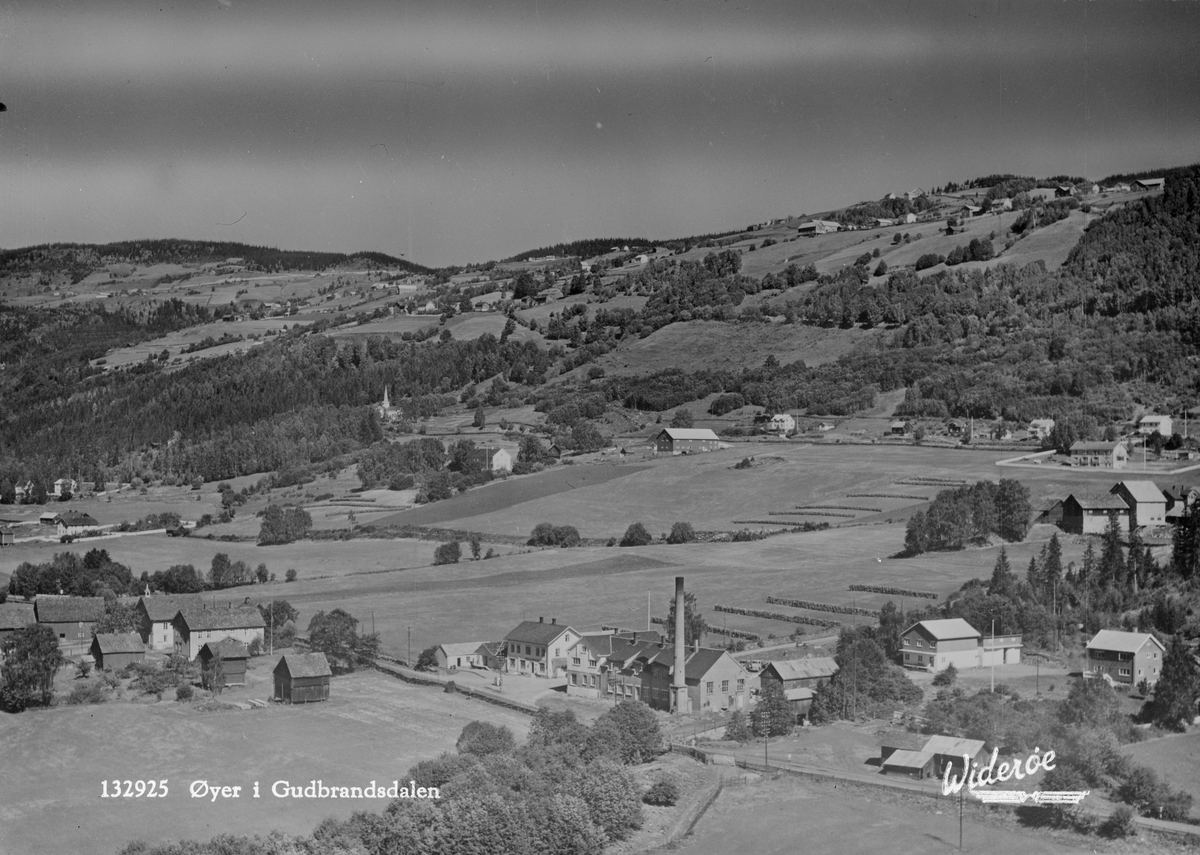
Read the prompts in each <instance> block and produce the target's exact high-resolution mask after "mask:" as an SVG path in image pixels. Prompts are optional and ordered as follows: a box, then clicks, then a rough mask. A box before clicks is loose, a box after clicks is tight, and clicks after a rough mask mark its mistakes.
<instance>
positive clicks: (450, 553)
mask: <svg viewBox="0 0 1200 855" xmlns="http://www.w3.org/2000/svg"><path fill="white" fill-rule="evenodd" d="M460 558H462V546H461V545H460V544H459V542H458V541H457V540H452V541H450V542H449V543H443V544H442V545H441V546H439V547H438V548H437V549H435V550H434V551H433V563H434V565H438V564H457V563H458V559H460Z"/></svg>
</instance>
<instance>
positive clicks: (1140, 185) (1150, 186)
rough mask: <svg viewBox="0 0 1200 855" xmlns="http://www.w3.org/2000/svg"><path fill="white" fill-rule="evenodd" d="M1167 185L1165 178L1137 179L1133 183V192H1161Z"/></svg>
mask: <svg viewBox="0 0 1200 855" xmlns="http://www.w3.org/2000/svg"><path fill="white" fill-rule="evenodd" d="M1166 184H1167V179H1165V178H1139V179H1137V180H1136V181H1134V182H1133V189H1134V190H1161V189H1163V187H1165V186H1166Z"/></svg>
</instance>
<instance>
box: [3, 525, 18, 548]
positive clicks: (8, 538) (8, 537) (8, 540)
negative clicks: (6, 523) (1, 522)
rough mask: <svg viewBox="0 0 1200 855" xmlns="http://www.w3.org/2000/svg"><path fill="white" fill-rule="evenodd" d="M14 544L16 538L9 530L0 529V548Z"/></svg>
mask: <svg viewBox="0 0 1200 855" xmlns="http://www.w3.org/2000/svg"><path fill="white" fill-rule="evenodd" d="M15 542H16V536H15V535H14V534H13V530H12V529H11V528H0V546H12V545H13V544H14V543H15Z"/></svg>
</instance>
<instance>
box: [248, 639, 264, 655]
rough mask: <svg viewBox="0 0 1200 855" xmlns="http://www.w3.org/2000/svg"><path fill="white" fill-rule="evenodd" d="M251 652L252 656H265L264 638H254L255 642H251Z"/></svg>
mask: <svg viewBox="0 0 1200 855" xmlns="http://www.w3.org/2000/svg"><path fill="white" fill-rule="evenodd" d="M249 651H250V655H251V656H262V655H263V642H262V638H260V637H259V636H257V635H256V636H254V640H253V641H251V642H250V647H249Z"/></svg>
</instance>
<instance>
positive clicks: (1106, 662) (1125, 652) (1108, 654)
mask: <svg viewBox="0 0 1200 855" xmlns="http://www.w3.org/2000/svg"><path fill="white" fill-rule="evenodd" d="M1086 650H1087V673H1088V674H1089V675H1090V676H1093V677H1108V678H1109V679H1110V680H1111V681H1112V682H1114V683H1122V684H1124V685H1127V686H1135V685H1137V684H1138V683H1140V682H1141V681H1142V680H1145V681H1146V682H1148V683H1149V684H1150V685H1154V684H1155V683H1157V682H1158V678H1159V677H1160V676H1162V663H1163V657H1164V656H1165V655H1166V650H1167V649H1166V647H1164V646H1163V643H1162V642H1161V641H1159V640H1158V639H1157V638H1155V637H1154V636H1153V635H1151V634H1150V633H1148V632H1125V631H1123V630H1118V629H1102V630H1100V631H1099V632H1097V633H1096V634H1095V635H1094V636H1092V640H1091V641H1089V642H1088V643H1087V648H1086Z"/></svg>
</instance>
